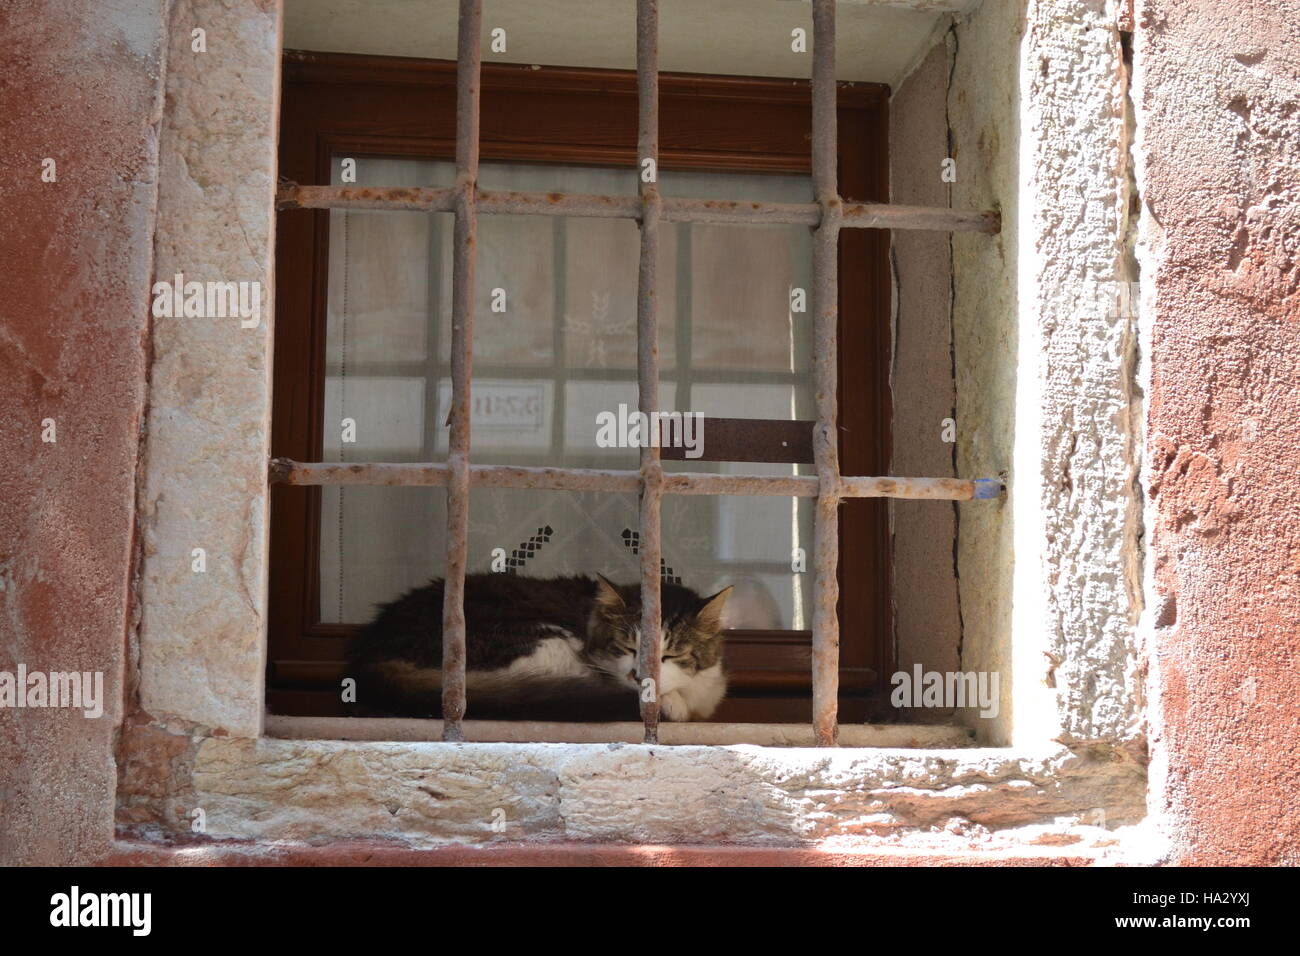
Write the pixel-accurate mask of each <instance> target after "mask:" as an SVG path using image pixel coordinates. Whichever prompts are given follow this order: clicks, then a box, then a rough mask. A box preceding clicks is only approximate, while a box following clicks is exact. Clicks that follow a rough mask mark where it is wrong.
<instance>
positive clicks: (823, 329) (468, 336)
mask: <svg viewBox="0 0 1300 956" xmlns="http://www.w3.org/2000/svg"><path fill="white" fill-rule="evenodd" d="M481 25H482V10H481V0H460V17H459V29H458V37H457V69H456V185H455V186H454V187H451V188H447V189H432V188H429V189H425V188H408V187H394V188H382V187H378V188H377V187H354V186H342V187H339V186H299V185H297V184H296V183H289V182H286V183H282V184H281V186H280V189H279V193H278V195H277V206H278V208H280V209H388V210H407V211H412V212H453V213H454V214H455V217H456V224H455V250H454V258H453V266H452V340H451V350H452V354H451V362H452V397H451V411H450V415H449V422H450V426H451V434H450V441H449V447H448V455H447V461H446V463H442V464H440V463H416V464H387V463H378V462H370V463H355V464H353V463H346V464H345V463H330V462H312V463H302V462H295V461H291V460H289V459H283V458H277V459H274V460H272V462H271V463H270V472H269V480H270V481H271V482H272V483H281V484H289V485H355V484H365V485H403V486H416V485H437V486H445V487H446V488H447V573H446V584H445V587H444V596H445V597H444V605H443V620H442V627H443V636H442V641H443V665H442V674H443V691H442V704H443V739H444V740H447V741H459V740H464V729H463V723H462V722H463V719H464V715H465V611H464V590H465V570H466V568H465V566H466V555H467V549H468V530H469V529H468V524H469V493H470V488H472V487H485V488H543V489H549V490H555V491H620V492H631V491H637V492H640V496H641V507H640V521H639V524H640V540H641V547H640V558H641V602H642V616H641V642H640V647H639V649H638V662H637V676H638V679H640V680H643V681H644V680H645V679H647V678H648V679H649V680H650V681H652V682H653V683H652V684H651V685H650V687H649V688H648V689H657V687H658V683H659V667H660V658H661V656H662V640H663V638H662V634H661V632H660V627H659V616H660V610H659V603H660V587H659V585H660V578H659V559H660V550H661V548H660V506H661V502H662V498H663V495H665V494H676V495H781V496H795V497H809V498H816V499H817V504H816V515H815V523H814V551H815V554H814V561H813V567H814V581H813V655H812V684H813V700H812V723H813V728H814V731H815V734H816V740H817V743H818V745H819V746H834V745H835V741H836V737H837V734H838V724H837V714H836V706H837V696H838V686H839V620H838V617H837V615H836V602H837V600H838V597H839V583H838V579H837V569H838V565H839V505H840V502H841V501H842V500H843V499H845V498H909V499H940V500H951V501H966V500H972V499H992V498H998V497H1000V496H1001V495H1002V493H1003V490H1004V489H1003V485H1002V483H1001V482H1000V481H998V480H996V479H989V478H979V479H959V478H900V477H881V478H873V477H850V476H844V475H841V474H840V470H839V453H838V444H837V429H836V416H837V409H836V350H837V344H838V335H837V324H838V302H837V299H838V286H839V283H838V246H839V232H840V230H841V229H845V228H858V229H925V230H936V231H947V232H983V233H996V232H998V231H999V229H1000V228H1001V222H1000V219H999V216H998V214H997V213H996V212H991V211H970V210H957V209H943V208H930V207H922V206H897V205H892V204H887V203H845V202H844V201H843V200H842V199H841V198H840V196H839V190H838V185H837V182H836V169H835V167H836V155H837V151H838V143H837V135H836V88H835V0H813V70H812V181H813V193H814V196H813V198H814V201H813V202H812V203H763V202H723V201H714V200H705V199H677V198H665V197H662V196H660V195H659V187H658V173H659V170H658V166H659V76H658V74H659V54H658V34H659V4H658V0H637V24H636V26H637V91H638V110H639V123H638V141H637V173H638V178H639V182H640V189H639V194H638V195H637V196H635V197H623V196H590V195H574V194H563V193H521V192H500V191H495V192H494V191H486V190H480V189H479V188H478V168H479V85H480V73H481V70H480V66H481V53H480V38H481ZM646 160H651V161H652V163H653V170H652V172H653V175H650V176H646V175H642V171H643V170H644V169H645V165H644V164H645V161H646ZM480 211H481V212H483V213H485V214H488V213H493V214H503V213H504V214H515V215H553V216H580V217H593V218H620V219H632V220H635V221H637V222H638V223H639V224H640V229H641V253H640V264H639V268H638V279H637V286H638V288H637V291H638V295H637V385H638V391H639V401H638V405H639V408H640V410H641V411H642V412H644V413H646V414H649V413H651V412H654V411H657V410H658V393H659V348H658V310H657V302H656V297H655V276H656V272H657V264H658V252H659V241H658V236H659V225H660V223H663V222H704V223H722V224H726V223H741V224H761V223H783V224H795V225H807V226H810V227H812V228H813V263H812V265H813V281H812V300H813V313H814V343H815V349H816V357H815V360H814V368H813V376H814V384H815V390H816V419H817V421H816V426H815V428H814V432H813V452H814V461H815V467H816V472H817V474H816V475H815V476H813V475H792V476H770V475H719V474H707V473H670V474H665V473H664V470H663V465H662V463H661V461H660V456H659V449H658V448H657V447H655V446H649V447H644V448H642V449H641V462H640V470H639V471H619V470H602V469H582V468H537V467H521V466H512V465H472V464H471V463H470V460H469V450H470V389H471V378H472V367H473V321H474V269H475V253H476V237H477V232H478V214H479V212H480ZM641 717H642V721H643V722H644V724H645V741H646V743H655V742H657V739H658V723H659V701H658V694H657V693H646V692H643V693H642V701H641Z"/></svg>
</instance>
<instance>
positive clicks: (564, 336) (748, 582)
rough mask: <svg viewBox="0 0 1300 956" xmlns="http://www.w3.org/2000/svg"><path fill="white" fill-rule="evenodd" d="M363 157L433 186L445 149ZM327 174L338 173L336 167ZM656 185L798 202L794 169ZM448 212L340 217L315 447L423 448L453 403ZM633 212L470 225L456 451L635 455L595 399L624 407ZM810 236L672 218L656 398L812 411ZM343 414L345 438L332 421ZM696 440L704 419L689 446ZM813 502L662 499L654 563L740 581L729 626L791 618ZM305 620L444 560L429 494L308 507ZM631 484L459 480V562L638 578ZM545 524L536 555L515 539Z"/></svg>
mask: <svg viewBox="0 0 1300 956" xmlns="http://www.w3.org/2000/svg"><path fill="white" fill-rule="evenodd" d="M356 159H357V184H358V185H362V186H405V185H424V186H431V185H432V186H445V185H449V184H451V183H453V182H454V180H455V169H454V166H453V165H452V164H451V163H447V162H435V161H427V160H414V159H400V158H398V159H394V158H367V157H356ZM334 165H335V169H336V172H335V179H334V181H335V183H336V184H337V183H339V181H340V178H339V175H338V169H339V167H340V164H339V163H338V162H336V163H335V164H334ZM664 179H665V182H664V189H665V192H667V193H669V194H675V195H706V196H708V195H711V196H718V197H721V198H750V199H760V200H771V201H781V202H799V201H805V200H806V199H807V195H808V192H809V186H808V181H807V178H806V177H803V176H770V175H741V176H731V175H726V176H723V175H716V174H680V173H674V174H671V176H669V175H666V176H665V177H664ZM481 184H482V186H483V188H485V189H509V190H525V191H542V192H553V191H565V192H573V193H598V194H615V195H618V194H622V195H632V194H635V192H636V177H635V174H634V173H633V172H631V171H628V170H611V169H593V168H587V167H578V166H538V165H527V164H506V163H485V164H484V165H483V168H482V175H481ZM452 228H453V218H452V216H451V215H449V214H445V213H439V214H433V215H420V214H417V213H409V212H377V211H360V212H351V211H348V212H344V211H337V210H336V211H333V212H331V214H330V273H329V288H328V305H327V313H328V315H327V323H326V382H325V419H324V422H325V424H324V434H323V439H324V442H323V444H324V457H325V459H326V460H331V461H439V460H442V459H444V458H445V456H446V452H447V438H448V433H447V428H446V427H445V424H444V423H445V421H446V418H447V412H448V407H449V404H450V398H451V381H450V362H449V353H450V347H451V323H450V313H451V272H452ZM639 240H640V237H639V230H638V228H637V226H636V224H635V223H634V222H631V221H622V220H595V219H591V220H584V219H574V218H565V217H543V216H482V217H480V220H479V242H478V271H477V281H476V310H475V311H476V315H475V332H474V384H473V390H472V408H471V421H472V426H473V444H472V459H473V460H474V461H476V462H480V463H484V464H493V463H496V464H521V465H530V464H531V465H543V464H544V465H553V466H563V467H578V468H627V469H635V468H636V467H637V461H638V453H637V449H636V448H635V447H601V446H600V445H599V444H598V443H597V440H596V439H597V430H598V424H599V419H598V416H600V415H602V414H611V413H612V414H615V415H617V413H618V410H619V407H620V405H624V406H626V407H627V409H628V410H635V409H636V407H637V390H636V287H637V266H638V257H639ZM809 257H810V249H809V240H808V230H807V229H806V228H803V227H782V226H763V227H733V226H727V227H711V226H699V225H674V226H665V227H664V228H663V229H662V230H661V245H660V270H659V276H658V295H659V309H660V359H661V364H662V369H663V380H662V382H661V384H660V406H661V407H662V408H664V409H678V410H684V411H691V412H699V413H702V414H704V415H708V416H723V417H732V418H781V419H791V418H808V417H811V405H812V389H811V374H810V365H811V346H810V342H811V335H810V323H811V316H810V315H809V314H808V313H806V312H793V311H792V310H791V305H790V302H791V289H792V288H795V287H799V286H802V287H803V288H806V287H807V282H808V278H807V277H808V262H809ZM349 424H350V426H351V430H349ZM705 442H706V446H707V433H706V438H705ZM668 467H669V468H671V469H681V470H694V471H712V472H719V471H727V472H732V473H770V474H791V473H794V472H795V471H797V470H798V469H797V468H796V467H795V466H792V465H751V464H729V463H716V462H701V461H691V462H670V463H669V464H668ZM809 505H810V503H809V502H808V501H799V500H792V499H786V498H781V499H776V498H723V499H715V498H669V499H667V500H666V501H665V505H664V527H665V535H664V557H665V561H666V562H667V564H668V565H669V567H670V568H671V569H672V571H673V573H674V575H675V576H676V577H678V578H680V580H681V582H682V583H684V584H686V585H688V586H690V587H694V588H696V589H697V590H699V591H701V592H703V593H711V592H712V591H715V590H718V589H719V588H721V587H724V586H726V585H727V584H735V585H736V586H737V591H736V595H735V597H734V599H733V602H732V604H733V614H734V618H733V620H732V621H730V622H729V623H730V624H731V625H732V626H737V627H753V628H803V627H805V626H806V624H807V622H806V620H805V615H804V610H803V608H804V603H805V600H806V594H805V593H804V591H803V583H804V578H805V577H806V575H803V574H800V573H797V572H795V571H793V570H792V569H791V557H792V551H793V549H794V548H796V547H803V548H804V549H807V548H808V547H809V542H810V540H811V538H810V527H811V525H810V517H811V508H810V506H809ZM321 522H322V531H321V562H320V568H321V580H320V586H321V619H322V620H323V621H326V622H343V623H357V622H361V621H365V620H367V619H369V617H370V616H371V615H372V614H373V609H374V606H375V605H376V604H378V603H382V602H385V601H388V600H391V599H393V598H394V597H396V596H398V595H399V594H400V593H401V592H402V591H404V590H406V589H408V588H410V587H413V586H415V585H417V584H420V583H422V582H424V581H426V580H427V579H428V578H430V577H432V576H435V575H438V574H441V573H442V568H443V565H444V556H443V544H442V541H443V528H444V525H445V492H444V491H443V490H442V489H440V488H409V489H401V488H359V487H349V488H327V489H324V490H323V494H322V511H321ZM636 524H637V506H636V498H635V496H634V495H609V494H576V493H560V492H553V491H512V492H504V491H489V490H486V489H484V490H476V491H475V492H474V493H473V495H472V496H471V525H470V545H469V547H470V569H471V570H473V571H482V570H487V569H488V568H489V567H490V566H491V560H492V555H493V550H494V549H497V548H500V549H502V550H503V551H504V553H505V554H506V555H514V554H515V553H516V552H519V553H520V554H526V555H527V560H524V561H522V563H519V564H518V566H512V568H511V569H512V570H514V571H516V572H518V573H524V574H530V575H550V574H558V573H581V574H590V573H592V572H595V571H600V572H601V573H603V574H606V575H608V576H610V577H611V578H614V579H616V580H620V581H632V580H634V579H635V577H636V575H637V561H638V558H637V556H636V554H635V547H634V546H635V544H636V540H635V529H636ZM546 528H550V529H551V530H550V532H547V533H545V535H544V536H545V538H546V540H545V542H544V543H543V545H542V546H540V547H533V548H531V549H530V548H528V547H526V543H527V542H529V541H534V540H535V539H538V538H539V537H540V536H542V535H543V531H544V529H546Z"/></svg>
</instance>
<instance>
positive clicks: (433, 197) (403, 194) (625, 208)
mask: <svg viewBox="0 0 1300 956" xmlns="http://www.w3.org/2000/svg"><path fill="white" fill-rule="evenodd" d="M455 201H456V190H455V189H454V188H446V189H441V188H426V187H417V186H299V185H298V184H296V183H281V184H280V189H279V192H278V193H277V194H276V206H277V207H278V208H280V209H386V210H397V211H401V210H405V211H408V212H450V211H452V209H453V208H454V206H455ZM662 203H663V212H662V215H661V216H660V219H661V221H663V222H704V223H714V224H723V225H725V224H728V223H738V224H739V223H748V224H764V223H774V224H784V225H796V226H817V225H818V224H819V223H820V222H821V217H822V207H821V206H820V205H819V204H818V203H773V202H733V201H729V200H719V199H681V198H674V197H669V196H665V197H663V199H662ZM477 207H478V212H479V214H480V215H494V214H497V215H499V214H506V215H510V214H514V215H524V216H578V217H582V218H587V219H632V220H638V221H639V220H640V218H641V208H642V204H641V198H640V197H639V196H593V195H582V194H577V193H526V192H500V191H495V190H483V189H480V190H478V192H477ZM841 209H842V219H841V221H840V225H841V226H842V227H844V228H846V229H848V228H857V229H920V230H932V231H936V232H984V233H996V232H998V231H999V230H1000V229H1001V228H1002V219H1001V216H1000V215H999V214H998V213H997V212H993V211H978V210H968V209H944V208H943V207H940V206H895V205H892V204H888V203H857V202H846V203H843V204H842V205H841Z"/></svg>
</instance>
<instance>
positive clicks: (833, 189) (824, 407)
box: [812, 0, 843, 747]
mask: <svg viewBox="0 0 1300 956" xmlns="http://www.w3.org/2000/svg"><path fill="white" fill-rule="evenodd" d="M835 120H836V116H835V0H813V72H812V179H813V193H814V199H815V200H816V201H817V203H818V205H820V206H821V210H822V214H821V222H820V223H819V224H818V226H817V228H816V229H815V230H814V232H813V314H814V327H813V335H814V343H815V344H814V359H813V375H814V381H815V385H816V393H817V427H816V430H815V431H814V433H813V456H814V460H815V462H816V466H817V478H818V484H819V490H818V497H817V506H816V508H817V513H816V521H815V523H814V526H813V527H814V531H813V534H814V543H813V554H814V559H813V568H814V576H813V650H812V682H813V702H812V703H813V730H814V732H815V735H816V738H817V745H818V746H819V747H832V746H834V745H835V741H836V738H837V736H838V735H839V716H838V713H837V704H838V697H839V684H840V622H839V617H838V615H837V612H836V604H837V603H838V601H839V590H840V589H839V580H838V578H837V569H838V565H839V506H840V496H839V484H840V481H839V476H840V463H839V449H838V444H837V431H838V429H837V426H836V391H837V378H838V376H837V367H836V366H837V362H838V349H837V344H838V343H837V325H838V306H839V303H838V297H839V291H838V290H839V275H838V273H839V232H840V224H841V221H842V217H843V207H842V204H841V202H840V197H839V187H838V184H837V181H836V171H835V164H836V159H837V154H838V148H837V141H836V122H835Z"/></svg>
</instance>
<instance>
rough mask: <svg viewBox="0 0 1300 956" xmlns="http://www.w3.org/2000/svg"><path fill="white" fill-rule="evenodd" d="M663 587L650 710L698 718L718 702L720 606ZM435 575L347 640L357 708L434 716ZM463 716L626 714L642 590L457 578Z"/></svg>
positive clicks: (721, 683) (437, 661) (563, 580)
mask: <svg viewBox="0 0 1300 956" xmlns="http://www.w3.org/2000/svg"><path fill="white" fill-rule="evenodd" d="M730 591H731V588H725V589H724V590H722V591H719V592H718V593H717V594H714V595H712V596H710V597H707V598H702V597H700V596H699V595H698V594H696V593H695V592H694V591H692V590H690V589H689V588H684V587H682V586H680V585H676V584H668V583H664V584H663V587H662V589H661V594H662V597H661V602H660V603H661V605H662V611H663V617H662V619H663V629H664V636H663V662H662V664H661V665H660V667H661V670H660V690H659V704H660V714H661V716H662V717H663V718H664V719H665V720H702V719H704V718H707V717H709V716H710V715H711V714H712V713H713V712H714V710H716V709H717V706H718V704H719V703H720V702H721V701H722V698H723V696H724V695H725V694H726V690H727V679H726V675H725V673H724V671H723V666H722V609H723V607H724V605H725V604H726V600H727V595H728V593H729V592H730ZM442 594H443V590H442V581H441V580H440V579H438V580H434V581H432V582H431V583H429V584H427V585H425V586H424V587H421V588H416V589H415V590H413V591H410V592H408V593H407V594H405V595H403V596H402V597H400V598H398V599H397V600H396V601H393V602H392V603H390V604H386V605H384V606H383V607H381V608H380V609H379V613H378V614H377V615H376V616H375V619H374V620H373V621H371V622H370V623H369V624H367V625H366V627H365V628H364V629H363V630H362V632H361V633H360V634H359V635H358V637H357V639H356V640H355V642H354V643H353V646H352V654H351V658H352V665H351V668H350V669H349V671H348V676H350V677H355V678H356V681H357V701H356V709H357V711H358V712H362V713H367V714H380V713H385V714H396V715H401V716H412V717H429V716H437V715H438V714H439V713H440V712H441V706H442V700H441V694H442V672H441V667H442ZM465 625H466V629H465V631H466V632H465V658H466V660H465V682H466V698H467V704H466V717H471V718H503V719H509V718H530V719H533V720H637V719H638V718H639V711H640V704H639V699H640V694H639V692H640V687H639V685H638V683H637V681H636V675H635V671H636V649H637V643H638V641H639V640H640V632H641V598H640V592H639V590H638V588H637V587H636V586H635V585H623V586H620V585H615V584H612V583H611V582H610V581H608V580H607V579H605V578H604V577H602V576H600V575H597V576H596V577H595V578H588V577H576V576H575V577H559V578H527V577H516V576H514V575H506V574H470V575H467V576H466V578H465Z"/></svg>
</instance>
